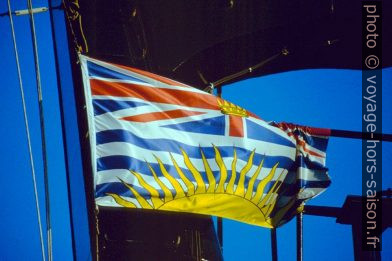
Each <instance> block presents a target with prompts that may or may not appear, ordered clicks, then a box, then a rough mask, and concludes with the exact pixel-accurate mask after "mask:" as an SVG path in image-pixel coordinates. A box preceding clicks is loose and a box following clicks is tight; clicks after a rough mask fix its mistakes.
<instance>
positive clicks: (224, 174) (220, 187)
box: [213, 145, 227, 193]
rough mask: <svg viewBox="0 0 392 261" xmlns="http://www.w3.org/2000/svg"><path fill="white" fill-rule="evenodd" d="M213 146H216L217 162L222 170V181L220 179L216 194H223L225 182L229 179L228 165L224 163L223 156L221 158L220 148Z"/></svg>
mask: <svg viewBox="0 0 392 261" xmlns="http://www.w3.org/2000/svg"><path fill="white" fill-rule="evenodd" d="M213 146H214V150H215V161H216V164H217V165H218V167H219V169H220V179H219V183H218V187H217V188H216V190H215V192H217V193H223V192H224V185H225V182H226V179H227V169H226V165H225V163H224V162H223V159H222V156H221V154H220V152H219V150H218V148H217V147H215V145H213Z"/></svg>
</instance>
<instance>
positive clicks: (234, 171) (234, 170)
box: [226, 148, 237, 194]
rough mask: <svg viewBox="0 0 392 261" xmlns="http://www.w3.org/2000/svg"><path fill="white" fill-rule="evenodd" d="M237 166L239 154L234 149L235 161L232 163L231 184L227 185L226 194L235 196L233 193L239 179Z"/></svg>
mask: <svg viewBox="0 0 392 261" xmlns="http://www.w3.org/2000/svg"><path fill="white" fill-rule="evenodd" d="M236 165H237V152H236V150H235V148H234V154H233V161H232V163H231V178H230V181H229V183H228V184H227V187H226V193H230V194H233V192H234V183H235V179H236V177H237V167H236Z"/></svg>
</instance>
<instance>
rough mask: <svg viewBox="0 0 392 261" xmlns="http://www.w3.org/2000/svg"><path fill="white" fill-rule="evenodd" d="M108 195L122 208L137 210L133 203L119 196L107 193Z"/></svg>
mask: <svg viewBox="0 0 392 261" xmlns="http://www.w3.org/2000/svg"><path fill="white" fill-rule="evenodd" d="M106 195H108V196H111V197H112V198H113V199H114V201H116V203H117V204H119V205H120V206H123V207H126V208H137V207H136V205H135V204H133V203H132V202H129V201H128V200H125V199H123V198H122V197H120V196H119V195H117V194H114V193H106Z"/></svg>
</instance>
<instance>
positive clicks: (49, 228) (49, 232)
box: [27, 0, 53, 261]
mask: <svg viewBox="0 0 392 261" xmlns="http://www.w3.org/2000/svg"><path fill="white" fill-rule="evenodd" d="M27 9H28V12H29V17H30V31H31V39H32V42H33V53H34V64H35V76H36V84H37V94H38V108H39V119H40V127H41V146H42V161H43V171H44V186H45V208H46V232H47V239H48V260H49V261H51V260H52V259H53V255H52V225H51V220H50V218H51V217H50V215H51V214H50V193H49V177H48V158H47V153H46V140H45V139H46V134H45V119H44V106H43V98H42V87H41V73H40V67H39V59H38V44H37V36H36V32H35V23H34V15H33V4H32V2H31V0H27Z"/></svg>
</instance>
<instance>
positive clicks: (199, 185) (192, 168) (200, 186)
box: [181, 149, 206, 194]
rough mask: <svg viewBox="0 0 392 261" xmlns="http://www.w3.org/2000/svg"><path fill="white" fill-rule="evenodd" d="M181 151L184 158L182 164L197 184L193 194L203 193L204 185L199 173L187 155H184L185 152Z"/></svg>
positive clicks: (204, 190)
mask: <svg viewBox="0 0 392 261" xmlns="http://www.w3.org/2000/svg"><path fill="white" fill-rule="evenodd" d="M181 151H182V155H183V156H184V163H185V165H186V166H187V167H188V169H189V170H190V172H191V173H192V175H193V177H194V178H195V181H196V184H197V186H196V191H195V194H200V193H205V192H206V184H205V183H204V180H203V177H202V176H201V173H200V172H199V171H198V170H197V169H196V168H195V166H193V164H192V162H191V160H190V159H189V157H188V154H186V152H185V151H184V150H183V149H181Z"/></svg>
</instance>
